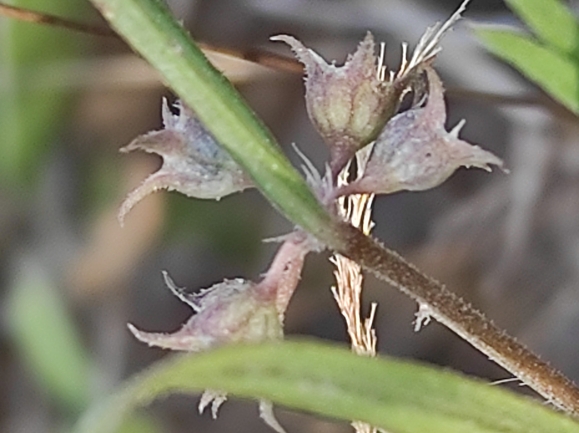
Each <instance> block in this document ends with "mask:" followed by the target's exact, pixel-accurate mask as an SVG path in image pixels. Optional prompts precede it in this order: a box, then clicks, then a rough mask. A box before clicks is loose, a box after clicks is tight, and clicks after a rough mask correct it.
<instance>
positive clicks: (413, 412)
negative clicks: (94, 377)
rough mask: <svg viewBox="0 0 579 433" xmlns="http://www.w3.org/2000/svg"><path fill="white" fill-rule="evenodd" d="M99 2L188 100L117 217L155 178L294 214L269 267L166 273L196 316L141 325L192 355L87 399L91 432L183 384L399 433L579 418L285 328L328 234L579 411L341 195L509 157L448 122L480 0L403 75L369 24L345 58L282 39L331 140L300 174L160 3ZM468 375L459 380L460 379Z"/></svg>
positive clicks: (191, 192) (149, 339)
mask: <svg viewBox="0 0 579 433" xmlns="http://www.w3.org/2000/svg"><path fill="white" fill-rule="evenodd" d="M92 2H93V4H94V5H95V6H96V7H97V8H98V9H99V10H100V11H101V12H102V14H103V16H104V17H105V18H106V19H107V20H108V21H109V22H110V24H111V25H112V27H113V28H114V29H116V30H117V31H118V32H119V34H120V35H121V36H122V37H123V38H125V39H126V40H127V41H128V42H129V43H130V44H131V45H132V47H133V48H134V49H135V50H136V51H137V52H139V53H140V54H141V55H142V56H143V57H144V58H145V59H147V60H148V61H149V62H150V63H151V64H152V65H153V66H154V67H155V68H157V69H158V70H159V72H160V73H161V74H162V75H163V77H164V79H165V80H166V82H167V83H168V85H169V86H170V87H171V88H172V89H173V90H174V91H175V93H176V94H177V95H178V96H179V98H180V100H179V101H178V102H177V104H176V105H177V106H176V108H177V110H178V113H176V114H174V113H173V112H172V111H171V109H170V108H169V106H168V104H167V103H166V102H163V119H164V126H165V127H164V129H163V130H161V131H153V132H149V133H146V134H145V135H143V136H140V137H138V138H137V139H135V140H134V141H133V142H132V143H130V144H129V145H128V146H127V147H125V148H124V149H125V150H126V151H128V150H144V151H146V152H153V153H157V154H159V155H160V156H161V157H162V159H163V164H162V166H161V168H160V169H159V171H157V172H156V173H154V174H152V175H151V176H150V177H148V178H147V179H146V180H145V181H144V182H143V184H142V185H141V186H140V187H138V188H137V189H136V190H135V191H133V192H132V193H130V194H129V196H128V198H127V200H126V201H125V202H124V204H123V205H122V207H121V211H120V214H119V219H120V220H121V221H122V220H123V219H124V216H125V215H126V213H127V212H128V211H129V210H131V209H132V208H133V207H134V205H136V204H137V203H138V202H139V201H140V200H142V199H145V197H146V196H147V195H148V194H150V193H153V192H155V191H156V190H158V189H167V190H175V191H178V192H181V193H183V194H185V195H187V196H190V197H194V198H200V199H219V198H221V197H223V196H225V195H228V194H232V193H235V192H239V191H242V190H244V189H246V188H249V187H252V186H255V187H257V188H258V189H259V190H260V191H261V192H262V193H263V194H264V195H265V196H266V197H267V198H268V199H269V200H270V201H271V203H272V205H273V206H274V207H276V208H277V209H278V210H280V211H281V212H282V213H283V214H284V215H285V216H286V217H287V218H288V219H289V220H290V221H291V222H292V223H294V224H295V225H296V228H295V229H294V230H293V231H292V232H291V233H289V234H287V235H285V236H282V237H280V238H279V239H278V241H279V242H280V247H279V249H278V251H277V253H276V255H275V257H274V259H273V260H272V262H271V264H270V266H269V268H268V269H267V271H266V272H265V273H264V275H263V277H262V278H260V279H259V280H257V281H252V280H249V279H246V278H237V279H233V280H225V281H223V282H222V283H218V284H216V285H214V286H213V287H211V288H208V289H205V290H203V291H201V292H199V293H197V294H190V293H189V292H188V291H187V290H184V289H181V288H179V287H178V286H177V285H176V284H175V283H174V282H173V281H172V280H171V279H170V278H169V276H168V275H167V274H165V281H166V284H167V286H168V287H169V289H170V290H171V291H172V292H173V293H174V294H175V295H176V296H177V297H179V298H180V299H181V300H182V301H184V302H185V303H187V304H188V305H189V306H190V307H191V309H192V310H193V313H194V314H193V315H192V317H191V318H190V319H189V320H188V321H187V322H186V323H185V324H184V325H183V326H182V328H181V329H180V330H177V331H176V332H175V333H172V334H160V333H155V332H148V331H142V330H140V329H139V328H138V327H136V326H134V325H130V330H131V332H133V334H134V335H135V337H136V338H138V339H139V340H140V341H142V342H144V343H146V344H149V345H151V346H159V347H163V348H165V349H170V350H176V351H184V352H191V353H190V354H186V355H184V356H178V357H177V358H174V359H173V360H170V361H167V362H165V363H163V364H160V365H158V366H156V367H153V368H151V369H150V370H148V371H146V372H144V373H143V374H142V375H140V376H139V377H137V378H135V379H134V380H133V381H131V382H129V383H128V384H127V385H126V386H125V387H124V389H123V390H121V391H120V392H119V393H118V394H117V395H115V396H113V397H112V398H111V400H110V401H108V402H105V403H103V405H102V406H99V407H97V408H96V409H94V411H91V412H89V413H88V414H87V415H86V417H85V418H83V420H82V421H81V423H80V424H79V431H83V432H93V431H94V432H96V431H99V432H104V431H114V428H115V426H116V422H117V421H118V420H119V419H120V418H122V416H123V415H124V414H125V413H126V412H127V411H130V410H131V409H132V408H133V407H135V406H136V405H140V404H145V403H147V402H149V401H150V400H151V399H153V398H155V397H157V396H159V395H163V394H166V393H167V392H175V391H204V394H203V396H202V398H201V402H200V405H199V409H200V410H201V411H202V410H203V409H205V408H206V407H209V406H210V407H211V410H212V413H213V415H214V416H215V415H216V414H217V410H218V408H219V406H220V405H221V404H222V403H223V402H224V401H225V399H226V393H227V392H228V391H229V392H233V393H234V394H237V395H240V396H246V397H253V398H257V399H258V400H259V401H260V405H259V411H260V415H261V417H262V418H263V419H264V421H265V422H266V423H267V424H268V425H270V426H271V427H272V428H273V429H274V430H276V431H277V432H278V433H281V432H283V431H284V430H283V427H282V426H281V425H280V424H279V423H278V422H277V420H276V419H275V417H274V415H273V410H272V402H274V403H275V402H278V403H281V404H285V405H288V406H290V407H295V408H300V409H304V410H308V411H313V412H316V413H320V414H325V415H329V416H333V417H338V418H342V419H348V420H351V421H358V420H359V421H364V422H367V423H370V424H371V425H373V426H376V427H377V428H383V429H388V431H393V432H396V431H400V432H402V431H404V432H416V433H418V432H422V431H425V430H424V429H425V428H427V429H428V431H431V432H459V431H460V432H462V431H472V432H489V433H490V432H523V431H525V432H532V431H536V432H547V431H569V432H574V431H578V429H579V424H577V423H576V422H575V421H573V420H571V419H569V418H568V417H566V416H565V415H562V414H556V413H554V412H552V411H550V410H548V409H545V408H540V407H538V406H537V405H536V404H534V403H530V402H529V401H526V400H525V399H522V398H520V397H515V396H513V395H510V394H509V393H506V392H503V391H498V390H493V391H491V393H490V394H488V396H487V391H488V390H489V388H488V387H485V386H484V385H480V384H475V383H472V382H471V381H470V380H467V379H464V378H462V377H457V376H455V375H453V374H449V373H442V372H439V371H435V370H434V369H429V368H424V367H421V366H415V365H411V364H408V365H405V364H402V365H404V366H401V367H400V368H399V366H398V364H397V363H395V362H389V361H385V360H375V359H364V358H361V357H356V356H354V355H352V354H350V353H348V351H346V350H336V349H333V348H325V347H323V345H319V344H314V345H311V344H295V343H284V342H282V341H281V340H282V339H283V322H284V318H285V313H286V309H287V305H288V303H289V301H290V299H291V297H292V295H293V293H294V291H295V290H296V288H297V286H298V282H299V279H300V275H301V270H302V267H303V263H304V259H305V257H306V255H307V254H308V253H310V252H318V251H320V250H322V249H325V248H328V249H331V250H334V251H336V252H338V253H340V254H341V255H343V256H344V257H347V258H348V259H350V260H352V261H353V262H355V263H358V264H359V265H360V266H361V267H363V268H365V269H366V270H369V271H370V272H373V273H374V274H376V275H377V276H378V277H379V278H381V279H382V280H384V281H386V282H388V283H390V284H391V285H393V286H395V287H397V288H398V289H399V290H401V291H402V292H403V293H405V294H407V295H409V296H410V297H411V298H412V299H414V300H415V301H416V302H417V304H418V306H419V315H418V320H417V323H418V326H417V328H420V324H423V323H426V322H427V321H428V320H429V319H430V318H433V319H435V320H438V321H439V322H441V323H442V324H444V325H445V326H447V327H448V328H450V329H451V330H453V331H454V332H455V333H457V334H458V335H459V336H460V337H462V338H464V339H465V340H466V341H468V342H469V343H470V344H472V345H473V346H475V347H476V348H478V349H479V350H481V351H482V352H483V353H485V354H486V355H487V356H489V358H491V359H493V360H494V361H496V362H497V363H498V364H500V365H501V366H503V367H504V368H506V369H507V370H508V371H510V372H511V373H512V374H514V375H515V376H516V377H518V378H519V380H521V381H522V382H523V383H525V384H527V385H529V386H530V387H532V388H533V389H535V390H536V391H537V392H538V393H539V394H541V395H542V396H543V397H545V398H546V399H548V400H549V401H550V402H552V403H554V404H555V405H556V406H558V407H559V408H561V409H563V410H564V411H565V412H567V413H568V414H571V415H575V416H576V415H579V390H578V389H577V388H576V387H575V386H574V385H573V384H572V383H571V382H570V381H569V380H568V379H567V378H566V377H564V376H563V375H562V374H561V373H559V372H558V371H556V370H554V369H552V368H551V367H549V365H548V364H547V363H545V362H543V361H541V360H540V359H539V358H538V357H537V356H536V355H534V354H533V353H532V352H530V351H529V350H528V349H526V348H525V347H524V346H522V345H521V344H520V343H518V342H517V341H516V340H514V339H513V338H512V337H510V336H508V335H507V334H506V333H504V332H503V331H502V330H500V329H498V328H497V327H496V326H494V325H493V324H492V322H491V321H489V320H488V319H486V318H485V316H484V315H483V314H482V313H480V312H479V311H477V310H476V309H474V308H473V307H472V306H471V305H470V304H469V303H467V302H465V301H464V300H462V299H461V298H459V297H457V296H456V295H454V294H453V293H452V292H450V291H449V290H447V289H446V288H445V287H444V286H443V285H442V284H440V283H438V282H436V281H434V280H433V279H431V278H429V277H428V276H426V275H424V274H423V273H421V272H420V271H419V270H418V269H416V268H415V267H414V266H413V265H411V264H409V263H408V262H406V261H405V260H404V259H403V258H401V257H400V256H399V255H398V254H396V253H395V252H393V251H390V250H388V249H386V248H384V247H383V246H382V245H381V244H380V243H379V242H378V241H376V240H374V239H372V238H371V237H369V236H368V235H367V234H366V233H364V232H363V231H361V230H360V229H358V228H356V227H354V226H352V225H350V224H349V223H347V222H345V221H344V219H343V215H342V214H341V213H340V211H339V210H338V206H337V199H338V197H340V196H347V195H351V194H359V193H365V194H387V193H392V192H396V191H401V190H409V191H416V190H425V189H429V188H433V187H435V186H437V185H439V184H440V183H442V182H443V181H445V180H446V179H447V178H448V177H449V176H450V175H451V174H452V173H453V172H454V171H455V170H456V169H458V168H459V167H462V166H466V167H478V168H483V169H487V170H488V169H490V167H491V166H492V165H494V166H498V167H500V168H503V162H502V160H501V159H499V158H498V157H497V156H495V155H493V154H491V153H490V152H488V151H485V150H483V149H482V148H480V147H478V146H475V145H472V144H470V143H467V142H466V141H464V140H461V139H459V138H458V133H459V131H460V126H461V124H459V125H458V127H455V128H453V129H452V130H451V131H450V132H448V131H446V129H445V120H446V104H445V101H444V93H443V86H442V82H441V80H440V78H439V77H438V74H437V73H436V71H435V69H434V67H433V63H434V61H435V58H436V54H437V53H438V52H439V50H440V46H439V42H440V39H441V37H442V36H443V34H444V33H445V32H446V31H447V30H448V29H450V28H451V27H452V25H453V24H454V23H455V22H456V21H457V20H458V19H459V17H460V14H461V13H462V12H463V10H464V8H465V7H466V4H467V3H468V1H465V2H464V3H463V4H462V5H461V6H460V8H459V9H458V10H457V12H455V14H453V15H452V16H451V18H450V19H449V20H448V21H447V22H445V23H443V24H437V25H435V26H433V27H432V28H430V29H427V31H426V33H425V35H424V37H423V38H422V39H421V40H420V41H419V43H418V44H417V46H416V48H415V49H414V51H413V54H412V56H411V57H410V58H409V59H407V58H406V57H404V58H403V62H402V66H401V67H400V70H399V71H397V72H396V73H394V72H391V71H387V69H386V67H385V65H383V63H382V60H381V59H382V57H381V56H377V55H376V53H375V46H374V41H373V38H372V36H371V35H370V34H368V35H367V36H366V38H365V39H364V40H363V41H362V42H361V43H360V45H359V47H358V49H357V51H356V52H355V53H354V54H353V55H352V56H351V57H349V58H348V60H347V61H346V62H345V64H344V65H343V66H336V65H334V64H329V63H327V62H326V61H325V60H324V59H323V58H322V57H321V56H319V55H318V54H317V53H315V52H314V51H313V50H311V49H309V48H307V47H305V46H304V45H303V44H302V43H301V42H299V41H298V40H297V39H296V38H294V37H292V36H287V35H282V36H277V37H276V38H275V40H277V41H282V42H285V43H287V44H288V45H289V46H290V47H291V49H292V50H293V51H294V53H295V54H296V56H297V57H298V59H299V60H300V62H302V63H303V64H304V66H305V75H306V105H307V108H308V114H309V116H310V119H311V121H312V123H313V124H314V126H315V127H316V128H317V130H318V132H319V133H320V135H321V136H322V138H323V139H324V142H325V144H326V145H327V146H328V148H329V150H330V160H329V161H328V167H329V168H328V170H327V172H326V173H324V174H323V175H321V174H319V173H317V172H316V171H315V170H313V169H312V168H311V164H309V163H308V162H307V161H305V165H306V167H307V170H306V171H307V173H306V176H305V178H304V177H302V176H301V175H300V174H299V173H298V172H297V171H296V170H295V169H294V168H293V167H292V166H291V165H290V163H289V162H288V160H287V158H286V157H285V156H284V155H283V154H282V153H281V151H280V148H279V147H278V146H277V145H276V143H275V140H274V138H273V137H272V135H271V133H270V132H269V131H268V130H267V128H266V127H265V126H264V125H263V124H262V122H261V121H259V119H257V118H256V117H255V115H254V114H253V112H252V111H251V110H250V109H249V108H248V107H247V106H246V105H245V103H244V102H243V100H242V99H241V97H240V96H239V94H238V93H237V92H236V91H235V89H234V88H233V87H232V86H231V84H230V83H229V82H228V81H227V80H226V79H225V78H224V77H223V75H221V74H220V73H219V72H218V71H216V70H215V68H213V66H212V65H211V64H210V63H209V62H208V61H207V59H206V58H205V57H204V55H203V54H202V52H201V51H200V50H199V49H198V48H197V46H196V45H195V44H194V43H193V42H192V41H191V39H190V37H189V36H188V35H187V34H186V32H185V31H184V30H183V28H182V27H181V26H180V25H179V24H178V23H177V21H176V20H175V19H174V18H173V17H172V16H171V15H170V13H169V12H168V10H167V9H166V8H165V7H164V6H163V4H162V2H160V1H156V0H92ZM387 72H388V73H387ZM408 92H410V93H413V94H414V95H415V98H414V103H413V105H412V107H411V108H410V109H409V110H407V111H404V112H401V113H398V109H399V105H400V101H401V98H402V97H403V96H404V95H405V94H407V93H408ZM422 96H424V97H422ZM359 152H366V153H367V160H366V163H365V170H364V171H363V172H362V173H361V174H360V176H359V177H358V178H357V179H356V180H354V181H353V182H352V183H350V184H343V183H340V182H339V181H338V178H339V175H340V173H343V170H344V168H345V167H347V166H348V164H349V162H350V161H351V160H352V158H354V157H355V156H356V155H357V154H359ZM133 212H138V206H137V207H135V208H134V210H133ZM139 326H140V324H139ZM241 343H243V344H245V345H246V346H238V345H239V344H241ZM205 351H209V353H207V354H197V353H196V352H205ZM268 351H269V352H268ZM282 354H285V355H283V356H282ZM238 355H239V356H238ZM244 356H245V358H244ZM272 356H273V358H272ZM228 362H229V363H228ZM361 372H364V374H363V375H362V374H359V373H361ZM400 375H401V376H400ZM396 377H404V378H405V381H404V383H403V384H402V383H400V382H398V383H396V384H395V383H393V382H391V381H396ZM462 386H464V387H465V388H464V389H465V391H464V394H463V393H462V391H461V392H458V389H459V388H460V389H462V388H461V387H462ZM292 387H293V388H292ZM495 391H498V392H497V393H495ZM478 398H480V399H482V400H478ZM469 400H471V401H469ZM472 401H477V402H482V401H484V404H482V403H480V404H478V403H477V404H473V403H472ZM506 407H508V408H509V409H508V410H505V408H506ZM528 414H532V415H528ZM370 424H369V425H370Z"/></svg>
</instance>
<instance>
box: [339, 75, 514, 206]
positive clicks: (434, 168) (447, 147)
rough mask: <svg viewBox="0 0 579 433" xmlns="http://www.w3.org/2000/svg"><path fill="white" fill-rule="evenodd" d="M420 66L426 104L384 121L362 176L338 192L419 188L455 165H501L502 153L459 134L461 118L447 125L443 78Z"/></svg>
mask: <svg viewBox="0 0 579 433" xmlns="http://www.w3.org/2000/svg"><path fill="white" fill-rule="evenodd" d="M424 70H425V72H426V77H427V79H428V100H427V102H426V104H425V106H424V107H420V108H413V109H411V110H408V111H405V112H403V113H400V114H398V115H396V116H395V117H393V118H392V119H391V120H390V121H389V122H388V124H387V125H386V127H385V128H384V130H383V131H382V132H381V133H380V135H379V136H378V138H377V139H376V142H375V143H374V147H373V149H372V153H371V154H370V157H369V159H368V163H367V164H366V169H365V172H364V176H363V177H362V178H360V179H358V180H356V181H354V182H352V183H351V184H349V185H345V186H343V187H341V188H340V189H338V191H337V194H336V195H337V196H340V195H347V194H355V193H376V194H389V193H393V192H396V191H401V190H408V191H421V190H426V189H430V188H434V187H435V186H438V185H440V184H441V183H442V182H444V181H445V180H446V179H448V177H450V175H451V174H452V173H454V171H455V170H456V169H458V168H459V167H467V168H468V167H478V168H482V169H484V170H487V171H490V166H491V165H496V166H498V167H500V168H503V161H502V160H501V159H500V158H498V157H497V156H495V155H493V154H492V153H490V152H488V151H486V150H483V149H481V148H480V147H478V146H474V145H471V144H469V143H467V142H466V141H463V140H461V139H459V138H458V133H459V131H460V129H461V127H462V126H463V124H464V122H460V123H459V124H458V125H456V126H455V127H454V128H453V129H452V130H451V131H450V132H447V131H446V130H445V128H444V124H445V121H446V105H445V102H444V89H443V87H442V83H441V81H440V78H439V77H438V74H437V73H436V72H435V71H434V69H433V68H432V67H430V66H425V67H424ZM503 170H504V169H503Z"/></svg>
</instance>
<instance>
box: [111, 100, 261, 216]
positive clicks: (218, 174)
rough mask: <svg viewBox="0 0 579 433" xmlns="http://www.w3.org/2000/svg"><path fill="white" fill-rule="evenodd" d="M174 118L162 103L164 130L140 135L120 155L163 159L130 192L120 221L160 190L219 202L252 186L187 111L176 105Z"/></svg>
mask: <svg viewBox="0 0 579 433" xmlns="http://www.w3.org/2000/svg"><path fill="white" fill-rule="evenodd" d="M176 106H177V107H178V109H179V114H178V115H174V114H173V113H172V112H171V110H170V109H169V106H168V105H167V100H166V99H163V106H162V115H163V124H164V127H165V128H164V129H162V130H160V131H153V132H149V133H147V134H144V135H141V136H139V137H137V138H136V139H135V140H133V141H132V142H131V143H130V144H128V145H127V146H125V147H123V148H122V149H121V152H130V151H132V150H136V149H139V150H144V151H145V152H148V153H156V154H158V155H160V156H161V157H162V158H163V164H162V166H161V168H160V169H159V170H158V171H157V172H155V173H153V174H152V175H150V176H149V177H148V178H147V179H145V181H144V182H143V183H142V184H141V185H140V186H139V187H137V188H136V189H135V190H133V191H132V192H131V193H130V194H129V195H128V197H127V198H126V199H125V201H124V202H123V204H122V205H121V209H120V211H119V220H120V221H121V224H122V223H123V220H124V217H125V216H126V214H127V213H128V212H129V211H130V210H131V209H132V208H133V206H134V205H135V204H137V203H138V202H139V201H140V200H142V199H143V198H144V197H146V196H147V195H149V194H150V193H152V192H155V191H157V190H159V189H167V190H169V191H179V192H181V193H183V194H185V195H187V196H189V197H195V198H201V199H215V200H219V199H220V198H221V197H224V196H226V195H229V194H232V193H234V192H238V191H242V190H244V189H246V188H248V187H251V186H253V184H252V182H251V180H250V179H249V177H248V176H247V175H246V174H245V172H244V171H243V170H242V169H241V167H240V166H238V165H237V163H236V162H235V161H234V160H233V158H231V156H230V155H229V154H228V153H227V151H226V150H225V149H224V148H223V147H222V146H221V145H220V144H219V143H218V142H217V141H216V140H215V138H214V137H213V136H212V135H211V134H210V133H209V131H207V130H206V129H205V127H204V126H203V125H202V124H201V122H200V121H199V119H197V117H196V116H195V114H194V113H193V111H192V110H190V109H189V108H188V107H186V106H184V105H182V104H181V103H177V104H176Z"/></svg>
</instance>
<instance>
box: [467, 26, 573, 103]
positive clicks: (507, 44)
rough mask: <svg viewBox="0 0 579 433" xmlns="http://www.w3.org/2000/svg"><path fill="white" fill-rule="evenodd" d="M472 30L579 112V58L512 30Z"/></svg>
mask: <svg viewBox="0 0 579 433" xmlns="http://www.w3.org/2000/svg"><path fill="white" fill-rule="evenodd" d="M475 32H476V34H477V36H478V38H479V39H480V40H481V41H482V43H483V45H484V46H485V47H486V49H487V50H489V51H490V52H491V53H493V54H494V55H496V56H497V57H499V58H500V59H502V60H504V61H505V62H507V63H509V64H511V65H512V66H514V67H515V68H516V69H518V70H519V71H520V72H521V73H522V74H523V75H525V76H526V77H527V78H529V79H530V80H532V81H533V82H535V83H536V84H538V85H539V86H541V87H542V88H543V89H545V91H547V92H548V93H550V94H551V95H552V96H553V97H554V98H555V99H557V100H558V101H559V102H561V103H562V104H563V105H565V106H566V107H567V108H568V109H570V110H571V111H573V112H574V113H576V114H579V62H577V61H574V60H573V59H570V58H568V57H564V56H560V55H559V54H557V53H555V52H554V51H553V50H551V49H549V48H546V47H544V46H542V45H540V44H539V43H537V42H535V41H533V40H532V39H531V38H529V37H528V36H526V35H523V34H521V33H520V32H517V31H514V30H497V29H490V28H488V27H477V28H476V29H475Z"/></svg>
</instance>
